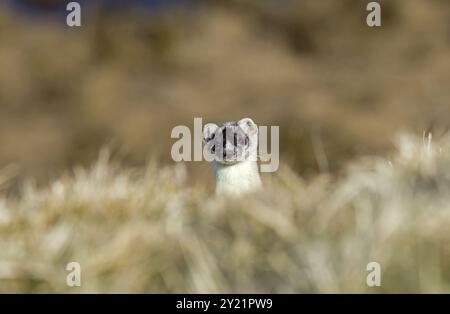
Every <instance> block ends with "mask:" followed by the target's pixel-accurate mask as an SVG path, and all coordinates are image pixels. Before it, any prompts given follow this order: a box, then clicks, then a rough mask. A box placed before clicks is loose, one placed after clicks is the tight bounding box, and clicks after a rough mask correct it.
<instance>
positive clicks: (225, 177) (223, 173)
mask: <svg viewBox="0 0 450 314" xmlns="http://www.w3.org/2000/svg"><path fill="white" fill-rule="evenodd" d="M213 167H214V172H215V175H216V194H218V195H240V194H242V193H246V192H251V191H255V190H257V189H259V188H261V178H260V176H259V170H258V164H257V162H256V161H252V160H245V161H242V162H238V163H236V164H233V165H224V164H221V163H218V162H213Z"/></svg>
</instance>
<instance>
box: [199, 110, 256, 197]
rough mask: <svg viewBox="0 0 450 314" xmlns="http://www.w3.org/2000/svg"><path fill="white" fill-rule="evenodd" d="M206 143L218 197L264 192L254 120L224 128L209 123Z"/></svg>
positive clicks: (204, 133) (229, 123) (229, 124)
mask: <svg viewBox="0 0 450 314" xmlns="http://www.w3.org/2000/svg"><path fill="white" fill-rule="evenodd" d="M203 141H204V143H205V147H204V150H205V155H207V156H208V161H210V162H211V163H212V166H213V169H214V173H215V176H216V194H218V195H240V194H242V193H246V192H250V191H254V190H257V189H259V188H261V178H260V176H259V168H258V163H257V156H258V126H257V125H256V124H255V122H253V120H252V119H250V118H244V119H242V120H240V121H238V122H226V123H224V124H223V125H221V126H218V125H216V124H214V123H208V124H206V125H205V126H204V128H203Z"/></svg>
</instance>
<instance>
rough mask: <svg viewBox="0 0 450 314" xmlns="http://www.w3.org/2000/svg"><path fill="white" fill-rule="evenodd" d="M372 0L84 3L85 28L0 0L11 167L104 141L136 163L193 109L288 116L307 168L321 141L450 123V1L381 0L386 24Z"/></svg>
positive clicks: (89, 156) (290, 156) (332, 160)
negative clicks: (375, 19) (377, 23)
mask: <svg viewBox="0 0 450 314" xmlns="http://www.w3.org/2000/svg"><path fill="white" fill-rule="evenodd" d="M25 2H30V3H31V2H33V1H25ZM34 2H39V5H42V6H50V7H52V6H53V5H55V3H56V4H58V3H59V2H60V1H34ZM63 2H64V1H63ZM368 2H369V1H356V0H355V1H351V0H346V1H335V0H327V1H325V0H322V1H312V0H311V1H309V0H305V1H256V0H255V1H230V0H227V1H225V0H223V1H195V2H193V1H192V2H190V1H184V2H183V3H182V4H181V5H178V4H173V5H169V6H159V7H154V6H146V7H145V8H142V7H136V6H127V7H126V8H125V7H121V6H120V5H118V6H115V7H114V8H113V7H112V6H111V7H108V6H107V5H104V4H103V5H102V6H95V5H91V6H89V8H87V9H86V10H84V6H83V4H82V8H83V17H82V23H83V26H82V27H79V28H69V27H67V26H66V25H65V13H62V15H61V14H60V13H57V14H56V15H58V14H60V15H61V16H59V15H58V16H57V17H55V16H54V15H51V14H49V13H47V12H46V13H41V12H40V11H39V12H28V9H23V8H18V7H14V8H12V7H11V6H10V5H7V4H5V3H4V4H0V169H1V168H4V167H6V166H8V165H11V164H12V165H15V166H16V169H17V174H18V176H17V180H20V179H21V178H24V177H35V178H37V180H38V182H45V181H47V180H48V179H50V178H53V177H55V176H58V175H60V173H61V172H63V171H65V170H66V169H68V168H70V167H72V166H74V165H77V164H83V165H84V164H89V163H90V162H92V160H94V159H96V158H97V155H98V152H99V150H100V148H101V147H102V146H104V145H105V144H106V145H112V147H114V148H115V151H116V154H117V155H119V156H120V158H121V159H122V160H124V161H125V162H127V163H130V164H132V165H142V164H144V163H145V162H146V160H148V159H149V158H151V156H156V158H157V159H158V160H160V161H162V162H164V163H172V161H171V159H170V147H171V145H172V143H173V142H174V140H173V139H171V138H170V131H171V129H172V128H173V127H174V126H175V125H178V124H183V125H188V126H192V124H193V118H194V117H203V119H204V123H206V122H216V123H221V122H224V121H228V120H237V119H240V118H242V117H252V118H253V119H254V120H255V121H256V122H257V123H258V124H260V125H279V126H280V136H281V138H280V149H281V159H282V162H285V163H288V164H290V165H291V166H292V167H293V168H294V169H295V170H297V171H298V172H299V173H301V174H302V175H305V176H308V175H313V174H315V173H317V172H318V171H319V170H324V169H319V166H318V163H317V152H318V150H319V151H321V150H322V148H323V151H324V152H325V155H326V157H327V159H328V166H329V169H330V171H332V172H339V170H340V169H341V168H342V166H343V165H345V162H346V160H348V159H349V158H352V157H353V156H355V155H358V154H368V153H369V154H370V153H379V152H384V151H386V150H388V149H390V147H391V145H392V139H393V137H394V136H395V135H396V134H397V133H398V132H399V131H401V130H409V131H412V132H414V133H417V134H421V133H422V132H423V131H433V132H436V133H438V135H439V133H440V132H445V131H446V128H447V126H448V124H449V121H450V106H449V105H450V103H449V99H450V89H449V86H450V75H449V73H450V54H449V52H450V2H449V1H447V0H398V1H379V2H380V3H381V7H382V24H383V26H382V27H379V28H369V27H368V26H367V25H366V16H367V14H368V12H367V11H366V4H367V3H368ZM208 167H209V166H208V165H207V163H206V162H203V163H200V164H199V163H193V164H190V165H189V170H190V171H191V173H192V174H195V175H194V177H196V178H204V177H209V175H210V173H209V170H208Z"/></svg>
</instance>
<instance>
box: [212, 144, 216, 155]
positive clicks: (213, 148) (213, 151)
mask: <svg viewBox="0 0 450 314" xmlns="http://www.w3.org/2000/svg"><path fill="white" fill-rule="evenodd" d="M211 153H213V154H215V153H216V145H213V146H212V147H211Z"/></svg>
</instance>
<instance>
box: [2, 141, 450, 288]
mask: <svg viewBox="0 0 450 314" xmlns="http://www.w3.org/2000/svg"><path fill="white" fill-rule="evenodd" d="M449 147H450V138H443V139H442V140H440V141H439V142H438V143H434V144H432V145H428V144H427V143H425V144H424V143H423V142H422V139H421V138H414V137H410V136H403V137H402V138H401V139H400V140H399V145H398V150H397V151H396V152H394V153H393V154H392V158H390V160H387V159H384V158H375V157H370V158H367V159H363V160H360V161H356V162H353V163H351V164H350V167H349V168H348V170H347V172H346V174H345V176H343V177H341V178H331V177H328V176H319V177H317V178H316V179H315V180H312V181H310V182H305V181H304V180H303V179H302V178H301V177H299V176H297V175H296V174H294V173H293V172H292V171H290V170H288V169H282V170H280V171H279V172H278V173H277V174H276V175H275V176H273V177H272V178H267V180H266V182H265V190H264V192H263V193H260V194H255V195H250V196H248V197H246V198H244V199H235V200H231V199H221V198H216V197H214V196H212V195H211V194H210V191H209V190H208V189H207V188H205V187H204V186H192V185H191V184H189V178H188V177H187V176H186V172H185V169H184V167H183V165H177V166H174V167H167V168H162V169H160V168H158V166H157V165H156V163H152V162H151V163H149V165H148V167H147V168H146V169H126V168H124V167H122V166H120V165H119V164H117V163H114V162H111V161H109V156H108V153H107V152H106V151H104V152H102V153H101V155H100V158H99V160H98V162H97V163H96V164H95V165H94V166H93V167H92V168H90V169H82V168H80V169H76V170H75V171H74V173H73V175H67V176H64V177H62V178H61V179H60V180H58V181H55V182H53V183H52V184H51V185H50V186H49V187H47V188H35V187H33V185H32V184H26V185H24V187H23V189H22V192H21V193H20V195H19V196H18V197H13V196H7V195H5V193H3V195H1V196H0V291H2V292H6V291H9V292H11V291H20V292H42V291H69V292H78V291H89V292H99V291H102V292H109V291H115V292H354V291H358V292H367V291H388V292H398V291H403V292H405V291H406V292H409V291H415V292H418V291H420V292H434V291H447V292H448V291H449V290H450V271H449V269H450V245H449V243H450V242H449V237H450V235H449V233H448V229H449V227H450V193H449V190H450V172H449V169H450V154H449ZM0 181H1V180H0ZM71 261H77V262H79V263H80V264H81V267H82V286H81V287H80V288H68V287H67V286H66V284H65V278H66V274H67V272H66V271H65V266H66V264H67V263H68V262H71ZM370 261H377V262H379V263H380V264H381V268H382V286H381V287H380V288H376V289H374V288H368V287H367V286H366V284H365V281H366V275H367V271H366V265H367V263H368V262H370Z"/></svg>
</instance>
